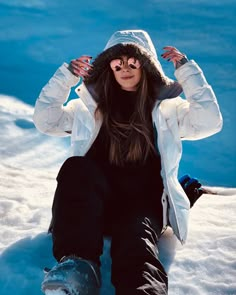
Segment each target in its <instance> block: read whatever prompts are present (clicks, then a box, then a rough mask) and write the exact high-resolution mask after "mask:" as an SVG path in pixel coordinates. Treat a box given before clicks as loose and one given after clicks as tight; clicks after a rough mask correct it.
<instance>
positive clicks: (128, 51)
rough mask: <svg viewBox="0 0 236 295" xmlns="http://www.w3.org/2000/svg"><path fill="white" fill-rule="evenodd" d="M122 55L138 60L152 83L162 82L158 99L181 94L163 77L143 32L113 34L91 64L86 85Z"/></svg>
mask: <svg viewBox="0 0 236 295" xmlns="http://www.w3.org/2000/svg"><path fill="white" fill-rule="evenodd" d="M122 55H127V56H130V57H131V56H132V57H135V58H137V59H139V60H140V62H141V65H142V66H143V67H144V68H145V70H146V71H147V72H148V73H149V76H150V77H151V78H153V80H154V81H155V80H161V81H162V84H163V86H162V87H161V89H160V96H161V97H159V98H160V99H164V98H169V97H176V96H178V95H179V94H180V93H181V92H182V87H181V86H180V84H179V83H178V82H174V81H173V80H172V79H170V78H168V77H167V76H166V75H165V73H164V71H163V69H162V66H161V64H160V62H159V60H158V57H157V52H156V49H155V47H154V45H153V42H152V40H151V38H150V36H149V34H148V33H147V32H145V31H144V30H123V31H117V32H115V33H114V34H113V35H112V36H111V37H110V39H109V40H108V42H107V44H106V46H105V48H104V50H103V52H101V53H100V54H99V55H98V56H97V57H96V58H95V60H94V62H93V66H94V70H92V72H91V76H90V78H88V80H87V82H88V84H93V82H94V81H96V79H97V78H98V77H99V75H100V73H101V72H102V71H104V69H105V68H106V67H107V66H108V64H109V63H110V61H111V60H112V59H115V58H118V57H120V56H122ZM86 84H87V83H86ZM163 94H164V95H163ZM173 95H174V96H173Z"/></svg>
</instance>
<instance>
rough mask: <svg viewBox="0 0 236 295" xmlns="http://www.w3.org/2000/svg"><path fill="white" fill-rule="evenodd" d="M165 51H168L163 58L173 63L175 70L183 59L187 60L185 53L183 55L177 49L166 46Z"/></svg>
mask: <svg viewBox="0 0 236 295" xmlns="http://www.w3.org/2000/svg"><path fill="white" fill-rule="evenodd" d="M163 49H164V50H166V52H164V53H163V54H162V55H161V56H162V57H163V58H164V59H166V60H167V61H172V62H173V64H174V66H175V68H176V67H177V64H178V63H179V62H180V61H181V60H182V59H183V58H186V55H185V54H184V53H181V52H180V51H179V50H178V49H177V48H175V47H173V46H166V47H164V48H163Z"/></svg>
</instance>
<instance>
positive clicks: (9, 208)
mask: <svg viewBox="0 0 236 295" xmlns="http://www.w3.org/2000/svg"><path fill="white" fill-rule="evenodd" d="M32 113H33V107H32V106H29V105H27V104H25V103H23V102H22V101H20V100H18V99H17V98H14V97H10V96H3V95H2V96H0V126H1V129H0V138H1V145H0V157H1V162H0V171H1V179H0V286H1V288H0V295H12V294H16V295H29V294H31V295H40V294H42V293H41V290H40V285H41V281H42V279H43V275H44V274H43V268H44V267H45V266H47V267H51V266H53V265H54V264H55V260H54V258H53V257H52V253H51V247H52V242H51V236H50V235H47V228H48V224H49V221H50V217H51V212H50V210H51V203H52V198H53V194H54V190H55V186H56V181H55V177H56V175H57V172H58V169H59V168H60V165H61V164H62V162H63V161H64V160H65V159H66V157H67V156H68V153H67V152H66V151H67V150H68V146H69V139H68V142H67V141H65V140H62V139H60V138H59V139H58V138H53V137H49V136H45V135H42V134H40V133H39V132H38V131H37V130H36V129H35V127H34V125H33V122H32ZM211 189H212V190H213V191H215V192H217V193H218V194H217V195H214V194H212V195H203V196H202V197H201V199H200V200H199V201H198V202H197V203H196V205H195V206H194V208H193V209H191V218H190V231H189V238H188V241H187V243H186V245H184V246H181V245H180V244H179V243H177V244H176V240H175V238H173V235H172V233H171V231H169V232H167V233H166V235H165V237H163V239H162V241H161V242H160V246H159V249H160V254H161V259H162V261H163V263H164V265H165V267H166V269H167V270H168V271H169V294H170V295H186V294H189V295H205V294H214V295H226V294H227V295H233V294H234V295H235V294H236V280H235V278H236V246H235V245H236V217H235V210H236V188H223V187H214V188H212V187H211ZM109 247H110V242H109V241H108V240H106V241H105V245H104V254H103V256H102V264H103V265H102V274H103V288H102V295H112V294H114V289H113V288H112V286H111V284H110V272H109V269H110V262H111V261H110V257H109ZM124 275H125V274H124Z"/></svg>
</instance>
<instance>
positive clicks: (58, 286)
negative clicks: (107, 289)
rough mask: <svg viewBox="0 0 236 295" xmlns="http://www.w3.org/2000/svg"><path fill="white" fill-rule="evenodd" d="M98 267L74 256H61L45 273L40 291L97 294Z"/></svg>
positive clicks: (62, 294)
mask: <svg viewBox="0 0 236 295" xmlns="http://www.w3.org/2000/svg"><path fill="white" fill-rule="evenodd" d="M100 286H101V275H100V269H99V267H98V266H97V264H95V263H93V262H91V261H89V260H85V259H82V258H77V257H74V256H67V257H63V258H62V259H61V261H60V262H59V263H58V264H57V265H56V266H55V267H53V268H52V269H51V270H48V272H47V273H46V275H45V278H44V280H43V282H42V291H43V292H44V294H46V295H53V294H55V295H57V294H59V295H64V294H65V295H99V290H100Z"/></svg>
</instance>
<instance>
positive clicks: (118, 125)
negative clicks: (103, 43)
mask: <svg viewBox="0 0 236 295" xmlns="http://www.w3.org/2000/svg"><path fill="white" fill-rule="evenodd" d="M122 55H126V56H129V57H135V58H137V59H139V61H140V62H141V65H142V66H141V69H142V75H141V80H140V82H139V85H138V89H137V91H136V94H137V97H136V103H135V106H134V111H133V113H132V115H131V117H130V121H129V122H128V123H123V122H121V121H120V120H119V119H118V118H117V117H116V116H114V110H113V108H112V106H113V101H114V98H115V97H116V95H117V94H116V90H117V87H120V85H119V84H118V83H117V82H116V80H115V77H114V74H113V72H112V70H111V68H110V66H109V62H110V61H111V60H112V59H114V58H117V57H120V56H122ZM84 82H85V84H86V85H87V86H91V85H92V88H93V92H94V94H96V97H94V99H95V100H96V102H97V104H98V105H97V110H96V112H95V115H96V114H97V113H98V112H99V113H101V114H102V117H103V124H104V127H105V129H106V131H107V134H108V137H109V140H110V147H109V160H110V162H111V163H114V164H117V165H121V166H122V165H123V164H124V163H125V162H145V160H146V159H147V157H148V155H149V154H150V153H155V152H156V151H155V147H154V140H153V126H152V119H151V113H152V109H153V107H154V104H155V102H156V100H157V97H158V94H159V90H160V88H161V86H163V85H166V83H167V82H166V80H165V77H163V76H162V75H161V74H160V72H159V71H158V69H157V68H156V67H155V66H154V65H153V64H152V62H151V60H150V58H149V56H146V55H145V54H144V53H142V52H141V51H140V49H139V48H138V47H137V46H134V45H123V44H118V45H115V46H114V47H112V48H110V49H108V50H106V51H105V52H103V53H101V54H100V55H99V56H98V57H97V58H96V59H95V60H94V62H93V69H92V70H91V71H90V76H89V77H88V78H87V79H85V81H84Z"/></svg>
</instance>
